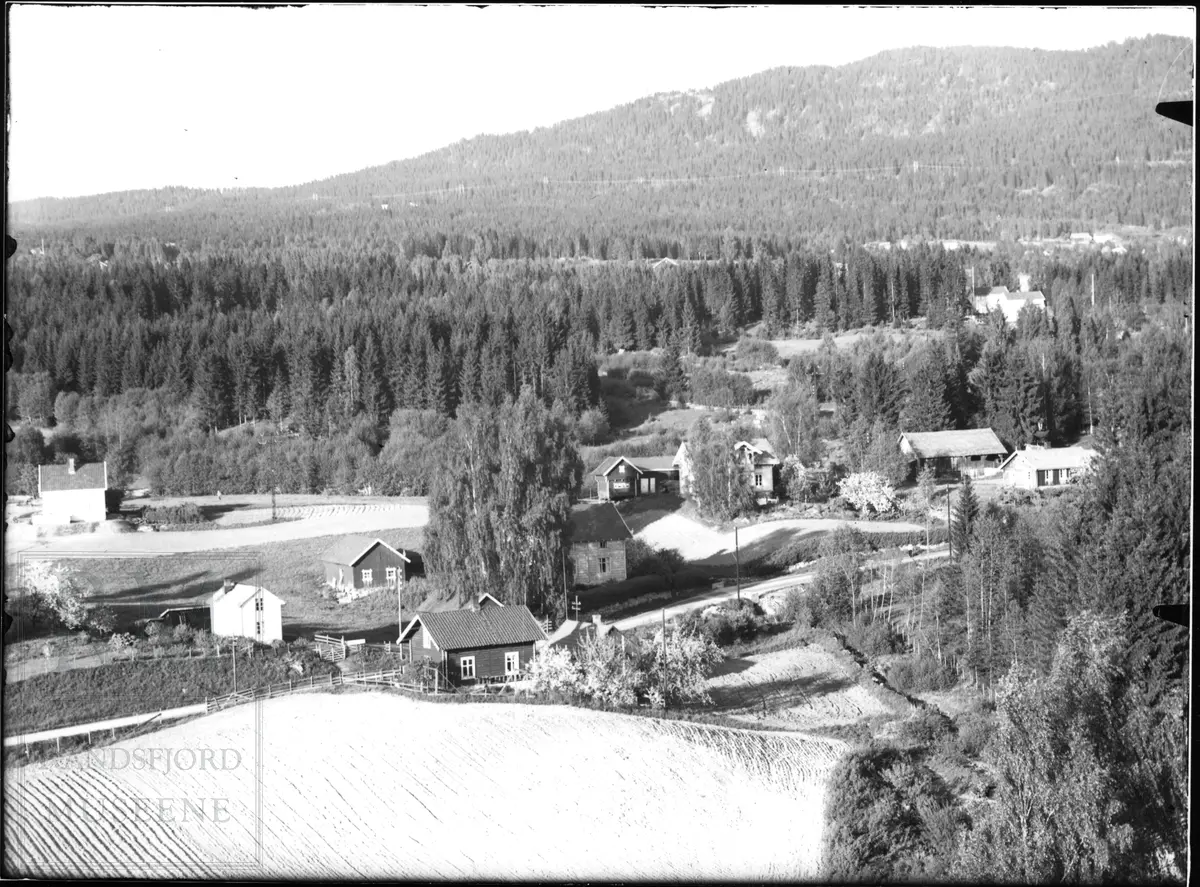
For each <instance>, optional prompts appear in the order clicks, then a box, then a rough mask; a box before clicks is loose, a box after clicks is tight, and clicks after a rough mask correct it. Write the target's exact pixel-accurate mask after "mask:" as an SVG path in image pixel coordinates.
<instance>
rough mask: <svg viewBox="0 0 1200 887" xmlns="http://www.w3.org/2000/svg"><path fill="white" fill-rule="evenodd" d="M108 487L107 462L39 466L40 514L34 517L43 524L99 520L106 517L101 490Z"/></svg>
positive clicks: (73, 461)
mask: <svg viewBox="0 0 1200 887" xmlns="http://www.w3.org/2000/svg"><path fill="white" fill-rule="evenodd" d="M107 489H108V463H107V462H89V463H87V464H78V465H77V464H76V462H75V460H74V459H68V460H67V464H66V465H39V466H38V497H39V498H40V499H41V500H42V513H41V515H39V516H38V517H37V519H36V522H37V523H43V524H69V523H71V522H72V521H102V520H104V519H105V517H106V516H107V508H106V506H105V502H104V491H105V490H107Z"/></svg>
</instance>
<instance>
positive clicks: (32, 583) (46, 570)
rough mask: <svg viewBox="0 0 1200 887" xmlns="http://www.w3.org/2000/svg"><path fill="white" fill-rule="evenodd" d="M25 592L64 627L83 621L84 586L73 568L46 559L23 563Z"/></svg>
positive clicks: (79, 624) (84, 618) (85, 612)
mask: <svg viewBox="0 0 1200 887" xmlns="http://www.w3.org/2000/svg"><path fill="white" fill-rule="evenodd" d="M23 580H24V584H25V590H26V593H27V594H29V595H32V596H33V597H34V598H36V599H37V600H38V602H39V603H40V604H41V605H42V606H43V607H44V608H45V609H47V610H49V611H50V612H51V613H53V614H54V616H55V618H57V619H58V621H59V622H61V623H62V624H63V625H65V626H66V627H67V628H71V629H74V628H79V627H80V626H81V625H83V624H84V623H85V622H86V620H87V607H86V606H84V603H83V598H84V596H85V595H86V594H87V588H86V586H85V585H84V584H83V583H82V582H81V581H80V580H79V578H78V577H77V576H76V575H75V572H74V571H73V570H70V569H68V568H67V567H65V566H62V565H60V564H54V563H52V562H51V561H47V560H31V561H28V562H26V564H25V571H24V576H23Z"/></svg>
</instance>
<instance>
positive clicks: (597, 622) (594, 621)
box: [592, 613, 604, 628]
mask: <svg viewBox="0 0 1200 887" xmlns="http://www.w3.org/2000/svg"><path fill="white" fill-rule="evenodd" d="M603 622H604V617H603V616H601V615H600V614H599V613H593V614H592V624H593V625H595V626H596V627H597V628H599V627H600V625H601V623H603Z"/></svg>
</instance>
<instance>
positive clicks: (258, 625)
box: [254, 619, 262, 637]
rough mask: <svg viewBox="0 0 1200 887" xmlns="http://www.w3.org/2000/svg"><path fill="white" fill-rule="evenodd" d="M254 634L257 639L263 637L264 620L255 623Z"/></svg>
mask: <svg viewBox="0 0 1200 887" xmlns="http://www.w3.org/2000/svg"><path fill="white" fill-rule="evenodd" d="M254 634H255V636H256V637H262V620H261V619H260V620H259V621H258V622H255V623H254Z"/></svg>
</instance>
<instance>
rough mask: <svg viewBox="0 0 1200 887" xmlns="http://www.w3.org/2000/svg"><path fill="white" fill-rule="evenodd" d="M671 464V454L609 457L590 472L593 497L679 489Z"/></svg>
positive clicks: (606, 498) (676, 471)
mask: <svg viewBox="0 0 1200 887" xmlns="http://www.w3.org/2000/svg"><path fill="white" fill-rule="evenodd" d="M673 463H674V460H673V459H672V457H671V456H646V457H642V458H637V459H633V458H628V457H626V456H609V457H608V458H607V459H605V460H604V461H603V462H601V463H600V465H599V466H598V467H597V468H596V470H595V471H593V472H592V477H593V478H595V480H596V498H597V499H600V500H601V501H610V500H620V499H632V498H635V497H637V496H649V495H653V494H655V493H669V492H678V489H679V469H678V468H677V467H675V465H674V464H673Z"/></svg>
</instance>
